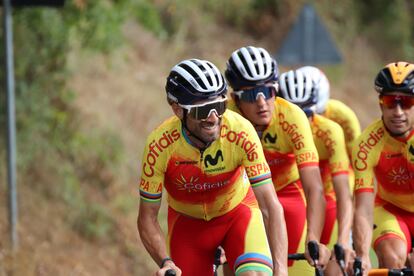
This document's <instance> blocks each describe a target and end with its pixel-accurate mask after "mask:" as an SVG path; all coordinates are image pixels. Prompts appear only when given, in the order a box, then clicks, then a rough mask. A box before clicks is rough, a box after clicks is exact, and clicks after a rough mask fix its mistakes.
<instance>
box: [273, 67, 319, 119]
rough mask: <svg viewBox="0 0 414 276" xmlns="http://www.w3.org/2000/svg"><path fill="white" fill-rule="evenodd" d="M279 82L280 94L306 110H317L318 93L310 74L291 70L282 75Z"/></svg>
mask: <svg viewBox="0 0 414 276" xmlns="http://www.w3.org/2000/svg"><path fill="white" fill-rule="evenodd" d="M279 84H280V93H279V96H281V97H282V98H284V99H286V100H288V101H289V102H292V103H294V104H297V105H298V106H300V107H301V108H302V109H303V110H305V111H307V110H310V111H312V112H315V108H316V102H317V95H316V93H315V92H316V91H315V84H314V82H313V80H312V77H311V76H310V74H308V73H306V72H302V71H299V70H291V71H288V72H285V73H283V74H281V75H280V79H279Z"/></svg>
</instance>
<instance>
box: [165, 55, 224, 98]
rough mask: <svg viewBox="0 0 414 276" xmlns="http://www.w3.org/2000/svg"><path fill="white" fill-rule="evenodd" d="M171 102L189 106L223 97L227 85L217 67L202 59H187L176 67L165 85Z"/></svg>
mask: <svg viewBox="0 0 414 276" xmlns="http://www.w3.org/2000/svg"><path fill="white" fill-rule="evenodd" d="M165 90H166V92H167V97H168V99H169V100H171V101H173V102H176V103H179V104H182V105H188V104H190V105H191V104H193V103H194V102H197V101H200V100H206V99H210V98H216V97H217V96H223V95H225V94H226V92H227V84H226V81H225V80H224V77H223V75H222V74H221V73H220V71H219V69H217V67H216V66H215V65H214V64H213V63H211V62H209V61H207V60H200V59H187V60H183V61H181V62H180V63H178V64H177V65H175V66H174V67H173V68H172V69H171V72H170V75H169V76H168V77H167V84H166V85H165Z"/></svg>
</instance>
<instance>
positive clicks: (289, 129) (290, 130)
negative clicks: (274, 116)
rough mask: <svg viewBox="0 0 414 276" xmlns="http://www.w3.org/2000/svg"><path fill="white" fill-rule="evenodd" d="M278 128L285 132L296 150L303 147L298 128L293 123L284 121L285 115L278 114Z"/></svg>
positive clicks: (301, 136)
mask: <svg viewBox="0 0 414 276" xmlns="http://www.w3.org/2000/svg"><path fill="white" fill-rule="evenodd" d="M279 126H280V127H281V128H282V129H283V131H284V132H286V133H287V134H288V135H289V137H290V139H291V141H292V142H293V144H294V145H295V149H296V150H300V149H301V148H303V147H304V146H305V144H304V143H303V139H304V137H303V135H302V134H300V133H299V129H298V126H297V125H296V124H294V123H289V122H288V121H286V120H285V115H284V114H282V113H279Z"/></svg>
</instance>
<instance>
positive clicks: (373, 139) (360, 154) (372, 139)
mask: <svg viewBox="0 0 414 276" xmlns="http://www.w3.org/2000/svg"><path fill="white" fill-rule="evenodd" d="M383 136H384V128H382V127H380V128H378V129H374V130H372V131H371V132H370V134H369V136H368V138H366V139H364V140H362V141H361V142H360V143H359V144H358V151H357V153H356V156H355V160H354V168H355V169H357V170H358V171H363V170H365V169H366V168H367V159H368V153H369V152H370V151H371V150H372V149H373V148H374V147H375V145H376V144H378V142H379V141H380V140H381V138H382V137H383Z"/></svg>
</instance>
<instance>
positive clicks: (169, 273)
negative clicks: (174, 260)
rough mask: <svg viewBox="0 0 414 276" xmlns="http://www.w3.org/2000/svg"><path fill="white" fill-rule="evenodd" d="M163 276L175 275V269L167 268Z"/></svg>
mask: <svg viewBox="0 0 414 276" xmlns="http://www.w3.org/2000/svg"><path fill="white" fill-rule="evenodd" d="M164 275H165V276H175V275H176V273H175V270H174V269H168V270H167V271H165V274H164Z"/></svg>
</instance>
